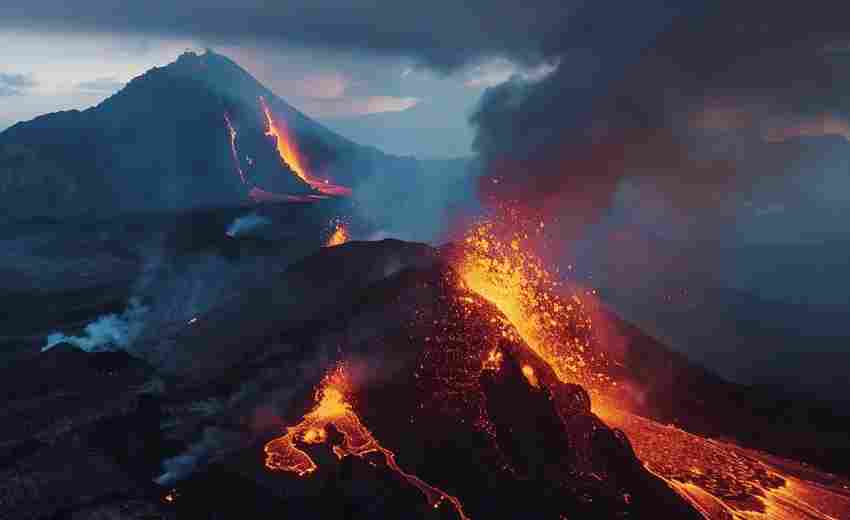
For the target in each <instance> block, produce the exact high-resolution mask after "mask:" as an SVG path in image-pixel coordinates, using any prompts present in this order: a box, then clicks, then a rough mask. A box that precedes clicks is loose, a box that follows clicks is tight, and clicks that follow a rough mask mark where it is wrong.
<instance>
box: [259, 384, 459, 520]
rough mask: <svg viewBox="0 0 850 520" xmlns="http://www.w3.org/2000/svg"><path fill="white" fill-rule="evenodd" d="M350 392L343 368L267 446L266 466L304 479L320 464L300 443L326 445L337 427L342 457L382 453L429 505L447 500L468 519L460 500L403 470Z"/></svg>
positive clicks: (337, 448)
mask: <svg viewBox="0 0 850 520" xmlns="http://www.w3.org/2000/svg"><path fill="white" fill-rule="evenodd" d="M348 391H349V390H348V381H347V379H346V377H345V373H344V371H343V370H342V369H341V368H338V369H336V370H334V371H332V372H331V373H330V374H328V375H327V376H326V377H325V379H324V380H323V381H322V384H321V385H320V386H319V389H318V390H317V391H316V405H315V407H314V408H313V409H312V410H311V411H310V412H309V413H307V414H306V415H305V416H304V418H303V419H302V420H301V422H300V423H298V424H296V425H295V426H292V427H289V428H287V429H286V434H285V435H283V436H281V437H278V438H277V439H274V440H272V441H270V442H269V443H268V444H266V446H265V453H266V467H267V468H269V469H271V470H277V471H288V472H291V473H295V474H296V475H298V476H300V477H304V476H306V475H308V474H310V473H312V472H314V471H316V469H317V466H316V463H315V462H313V459H311V458H310V456H309V455H308V454H307V453H306V452H304V451H302V450H301V449H299V448H298V446H297V443H302V444H323V443H325V442H327V440H328V430H327V428H328V427H329V426H333V427H334V428H336V430H337V431H338V432H339V433H340V434H342V441H341V444H335V445H334V446H333V447H332V450H333V452H334V454H335V455H336V456H337V457H338V458H340V459H342V458H343V457H346V456H349V455H352V456H355V457H360V458H363V457H364V456H365V455H367V454H369V453H374V452H378V453H381V454H382V455H383V456H384V460H385V462H386V464H387V466H388V467H389V468H390V469H392V470H393V471H394V472H396V473H397V474H399V475H400V476H401V477H402V478H404V479H405V480H406V481H407V482H408V483H410V484H411V485H413V486H415V487H416V488H417V489H419V490H420V491H421V492H422V494H423V495H425V498H426V500H427V501H428V504H430V505H431V506H432V507H434V508H437V507H439V506H440V504H441V503H442V502H443V501H447V502H449V503H450V504H451V505H452V506H453V507H454V509H455V511H457V513H458V516H459V517H460V518H461V519H462V520H468V518H467V517H466V515H464V513H463V507H462V506H461V503H460V501H459V500H458V499H457V498H455V497H453V496H451V495H449V494H447V493H444V492H443V491H441V490H439V489H437V488H435V487H433V486H431V485H429V484H427V483H425V482H424V481H422V480H421V479H419V478H418V477H416V476H415V475H411V474H409V473H405V472H404V471H403V470H402V469H401V468H399V466H398V464H397V463H396V460H395V454H394V453H393V452H391V451H390V450H388V449H386V448H384V447H383V446H381V445H380V444H379V443H378V441H377V440H376V439H375V437H374V436H373V435H372V433H371V432H370V431H369V430H368V429H367V428H366V427H365V426H364V425H363V423H362V422H360V418H359V417H358V416H357V414H356V413H355V411H354V408H353V407H352V405H351V403H350V402H349V400H348V398H347V392H348Z"/></svg>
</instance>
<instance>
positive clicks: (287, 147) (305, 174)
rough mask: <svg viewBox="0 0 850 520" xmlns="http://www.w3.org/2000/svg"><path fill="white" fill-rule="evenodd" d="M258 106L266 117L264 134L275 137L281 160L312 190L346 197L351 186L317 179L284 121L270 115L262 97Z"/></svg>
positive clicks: (349, 192) (349, 193)
mask: <svg viewBox="0 0 850 520" xmlns="http://www.w3.org/2000/svg"><path fill="white" fill-rule="evenodd" d="M260 106H261V107H262V109H263V114H264V115H265V117H266V126H267V127H268V130H266V135H267V136H268V137H274V138H275V146H276V147H277V153H278V155H280V158H281V159H283V162H285V163H286V165H287V166H289V169H290V170H292V171H293V172H294V173H295V175H296V176H297V177H298V178H299V179H301V180H302V181H304V182H305V183H307V184H308V185H309V186H310V187H311V188H313V189H314V190H316V191H318V192H320V193H323V194H325V195H332V196H336V197H347V196H350V195H351V188H347V187H345V186H340V185H337V184H333V183H331V182H330V181H329V180H328V179H317V178H315V177H313V176H312V175H311V174H310V172H309V170H308V168H307V161H306V158H305V157H304V156H303V154H302V153H301V152H300V150H299V149H298V145H297V143H296V142H295V135H294V134H293V133H292V131H291V130H290V129H289V127H288V126H287V125H286V122H285V121H284V120H282V119H278V120H276V119H274V118H273V117H272V113H271V110H270V109H269V106H268V104H266V100H265V99H264V98H262V97H261V98H260Z"/></svg>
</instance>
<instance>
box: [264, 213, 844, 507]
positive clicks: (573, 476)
mask: <svg viewBox="0 0 850 520" xmlns="http://www.w3.org/2000/svg"><path fill="white" fill-rule="evenodd" d="M544 230H545V226H543V225H542V224H541V223H540V222H539V221H538V222H536V223H535V224H534V225H533V226H531V227H526V226H522V224H518V223H517V222H514V221H511V222H508V223H502V222H498V221H491V222H485V223H481V224H479V225H478V226H475V227H473V228H472V229H471V230H470V231H469V232H468V234H467V236H466V238H465V239H464V240H463V241H462V242H461V243H460V244H459V245H457V246H450V247H446V248H444V249H443V251H441V252H440V253H439V255H438V256H439V261H437V263H436V266H435V267H433V268H429V269H424V268H423V269H424V270H421V271H420V270H415V271H403V272H402V273H406V274H398V275H397V276H396V277H391V278H388V279H387V280H386V281H385V282H386V283H387V284H388V287H396V285H394V284H399V286H400V287H404V291H405V292H403V293H392V294H395V296H394V297H393V298H392V300H391V301H392V303H389V304H386V305H387V306H386V307H377V308H371V307H370V308H369V310H368V311H363V312H364V314H365V315H369V316H373V317H375V316H377V317H378V318H376V319H378V320H380V321H387V322H393V323H398V324H400V325H399V327H400V328H401V332H400V333H399V334H401V336H403V339H398V338H396V336H386V337H385V336H381V338H384V339H383V340H381V341H379V343H381V344H382V346H381V347H364V348H374V349H375V350H374V351H371V352H372V354H376V355H377V356H378V359H380V361H378V362H375V363H371V364H369V366H370V367H372V368H374V369H375V370H372V372H370V376H369V377H370V378H371V379H370V381H372V380H381V381H383V382H381V383H373V382H370V383H368V384H359V383H358V385H357V387H356V388H354V387H353V385H352V384H351V381H350V379H349V378H348V377H347V376H346V374H345V372H343V371H342V370H340V369H335V370H333V371H331V372H330V373H329V374H328V375H327V376H326V377H325V378H324V379H323V380H322V381H321V382H320V383H319V384H318V385H317V390H316V393H315V402H314V403H313V406H312V408H311V409H310V411H309V412H308V413H306V414H304V415H303V417H302V418H301V420H300V422H297V423H296V424H295V425H294V426H290V427H288V428H286V430H285V433H284V434H283V435H282V436H280V437H278V438H276V439H274V440H272V441H271V442H269V443H268V444H267V445H266V447H265V453H266V457H267V458H266V466H267V467H268V468H269V469H271V470H277V471H283V472H285V473H289V474H292V475H294V476H301V477H307V476H309V475H310V474H311V473H313V472H315V471H317V470H318V469H319V468H318V467H317V466H318V465H317V462H316V461H317V460H319V459H318V455H319V454H320V453H322V452H320V451H311V450H317V449H318V450H321V449H328V450H329V451H332V452H333V453H334V454H335V455H336V457H338V458H339V459H343V458H346V457H348V456H353V458H352V459H349V460H352V461H354V460H356V459H363V460H366V461H367V462H369V461H368V459H365V458H364V456H365V455H367V454H369V453H378V454H381V455H383V459H384V461H385V465H386V466H385V467H386V468H389V469H390V470H392V471H393V472H394V473H395V474H397V475H400V476H401V477H403V479H404V480H405V481H406V482H407V483H409V484H411V485H412V486H415V487H416V488H418V489H419V490H420V491H421V492H422V493H423V494H424V495H425V496H426V498H427V500H428V503H429V504H431V505H435V506H437V507H439V505H440V504H441V503H443V504H446V505H447V504H451V505H452V506H453V507H454V510H455V511H456V513H457V515H459V516H460V517H461V518H466V516H465V515H469V516H470V517H474V518H478V517H480V516H482V515H484V513H483V512H484V511H490V516H492V514H493V512H494V511H498V512H499V513H504V514H506V517H517V516H516V514H515V513H516V512H517V511H514V512H513V513H511V514H508V513H506V512H505V510H504V509H510V508H521V509H522V513H523V514H526V513H530V514H532V516H533V515H534V514H535V512H538V511H549V512H553V511H555V512H558V511H561V512H563V514H564V515H566V516H567V517H573V516H572V515H574V514H577V512H581V513H578V514H580V515H585V516H579V517H586V518H597V517H598V518H608V517H611V516H605V515H606V514H608V513H611V514H615V513H614V512H617V511H619V512H621V513H623V514H630V515H633V516H630V517H634V518H656V517H657V518H679V517H680V516H681V517H689V516H688V515H689V514H690V513H688V512H685V511H681V510H675V508H674V509H671V510H668V511H667V512H665V513H662V514H660V515H658V516H654V514H655V513H657V512H658V511H656V509H655V508H656V507H667V506H663V505H662V503H663V502H664V500H665V499H662V498H659V497H662V496H664V494H665V493H666V494H668V495H669V496H670V497H673V498H675V499H676V500H679V502H681V500H680V499H679V498H677V497H676V496H675V494H676V493H678V495H679V497H681V499H684V501H687V502H688V503H689V504H690V505H691V507H692V508H693V509H694V510H695V511H698V512H699V513H701V514H702V516H704V517H705V518H708V519H711V520H714V519H777V520H778V519H797V518H800V519H803V518H816V519H838V518H847V517H848V516H847V515H848V513H850V492H849V491H848V490H850V488H842V487H841V486H842V485H844V484H841V483H840V482H839V483H838V484H836V483H835V482H836V481H830V480H828V479H826V478H825V477H823V475H824V474H822V473H819V472H814V471H812V470H811V469H809V470H805V469H804V468H803V466H801V465H796V466H795V465H794V464H795V463H790V462H787V461H782V462H781V463H778V462H777V461H778V459H776V458H771V457H770V456H767V455H765V454H763V453H758V452H755V451H751V450H747V449H744V448H741V447H739V446H736V445H733V444H729V443H723V442H720V441H715V440H712V439H708V438H705V437H702V436H699V435H694V434H692V433H688V432H685V431H683V430H681V429H678V428H676V427H673V426H665V425H663V424H659V423H658V422H656V421H654V420H652V419H650V418H646V417H641V416H639V415H636V414H635V413H634V412H633V411H632V408H631V405H630V403H631V402H633V401H630V400H629V398H628V396H629V392H630V386H631V385H632V384H633V382H632V381H630V380H629V367H628V366H624V364H625V362H626V359H627V357H625V356H623V355H622V353H621V352H620V351H618V350H616V349H611V348H606V346H605V345H604V344H602V342H603V341H605V337H604V336H602V335H600V334H599V331H598V329H599V328H600V326H601V325H604V323H602V321H603V320H604V319H605V318H604V315H603V314H602V313H600V312H598V309H597V308H595V305H596V301H595V295H594V293H593V291H587V290H582V289H577V288H575V287H573V286H571V285H569V284H568V283H566V282H564V281H562V280H561V278H560V275H559V274H558V273H557V272H556V271H553V270H551V269H549V268H548V267H547V264H546V262H545V261H544V260H543V259H542V258H541V257H540V256H539V255H537V254H535V251H536V250H537V249H536V248H537V247H538V245H539V243H540V242H541V241H543V240H544V238H545V237H544ZM354 245H356V244H350V246H348V249H346V248H338V249H336V250H335V251H334V253H342V252H345V251H346V250H349V251H354V248H353V247H351V246H354ZM363 247H366V246H365V244H364V245H363ZM323 254H327V253H323ZM432 269H433V270H432ZM393 280H395V281H393ZM370 294H373V293H370ZM432 297H433V299H432ZM371 301H373V300H372V299H371V298H369V299H364V300H363V301H361V302H360V305H366V306H368V305H370V302H371ZM373 326H374V324H373V323H370V328H371V327H373ZM356 330H359V329H356ZM345 331H346V332H345V333H340V334H341V335H340V336H339V337H338V341H339V343H338V345H339V346H338V347H337V348H338V350H339V353H340V355H341V356H342V357H341V358H340V359H341V361H340V363H341V365H340V366H348V365H347V364H348V362H349V360H352V359H353V360H357V359H358V358H357V357H353V358H352V357H348V356H349V355H353V356H362V355H364V354H363V352H362V351H354V350H349V349H352V348H354V347H350V346H348V342H349V341H350V338H351V334H350V329H345ZM387 338H396V339H387ZM364 341H365V342H366V343H368V344H371V343H373V339H372V338H371V336H370V339H368V340H364ZM386 341H390V342H389V343H386V344H384V343H385V342H386ZM392 341H398V343H394V342H392ZM334 343H336V341H335V342H334ZM353 352H357V353H353ZM352 353H353V354H352ZM370 359H371V358H370ZM389 366H391V367H393V368H392V374H386V373H383V372H382V371H383V370H384V369H385V368H387V367H389ZM404 367H406V368H404ZM396 377H397V378H398V379H397V380H396V379H395V378H396ZM387 380H392V383H391V384H392V386H390V387H384V386H381V385H385V384H390V383H387V382H386V381H387ZM358 381H359V380H358ZM371 384H375V385H376V386H375V387H370V385H371ZM578 385H580V386H578ZM582 387H583V388H585V389H586V390H587V392H585V390H582ZM388 388H389V389H388ZM588 393H589V394H590V395H591V396H592V408H591V402H590V401H591V399H588ZM635 409H637V408H635ZM594 414H595V415H594ZM600 419H601V420H600ZM603 421H604V423H603ZM293 422H294V421H293ZM364 423H368V424H369V428H368V429H367V427H366V425H365V424H364ZM606 424H607V425H608V426H611V427H615V428H618V429H619V431H617V430H611V429H610V428H609V427H608V426H606ZM372 432H376V433H377V434H378V436H379V437H380V438H381V442H380V443H379V442H378V440H377V438H376V435H375V434H373V433H372ZM622 432H625V435H623V434H622ZM626 436H627V437H628V439H629V440H628V441H627V440H626ZM461 439H464V440H465V442H467V443H469V444H466V445H461V444H459V446H460V447H459V448H457V450H456V451H452V450H454V448H453V446H454V444H456V443H459V441H460V440H461ZM386 446H389V447H391V448H392V450H393V451H390V450H389V449H388V448H387V447H386ZM632 450H634V451H632ZM310 453H315V454H316V457H313V456H311V455H310ZM396 453H398V456H399V459H398V460H399V461H400V463H401V465H402V466H404V467H406V468H408V469H409V470H410V471H412V472H415V473H416V474H417V475H421V476H422V478H419V477H417V476H414V475H412V474H409V473H405V472H404V471H403V470H402V469H400V467H399V464H397V463H396V456H395V454H396ZM635 454H636V455H637V457H638V458H639V460H640V462H638V458H635ZM465 457H467V458H465ZM482 461H486V462H482ZM641 463H642V464H643V468H641ZM320 464H321V463H320ZM468 465H469V467H467V466H468ZM382 467H383V465H382ZM636 468H637V469H636ZM479 471H482V472H483V473H476V472H479ZM650 473H651V474H654V475H655V476H657V477H658V479H660V480H657V479H655V478H652V477H651V476H650ZM814 473H817V475H819V476H818V477H817V478H813V477H812V475H813V474H814ZM485 475H486V477H485ZM476 479H483V480H486V481H487V482H486V484H480V486H484V487H485V488H487V489H489V486H496V487H495V488H494V489H501V490H508V489H511V490H512V489H515V488H516V489H524V491H522V493H527V495H525V496H526V497H532V498H529V499H531V500H535V502H533V503H529V502H523V500H522V499H521V498H519V497H520V495H519V494H518V495H516V497H514V496H513V494H512V493H513V491H511V492H510V493H505V495H506V496H505V497H499V498H495V497H490V496H489V495H487V494H486V493H485V494H481V492H480V490H479V489H478V488H477V487H476V486H477V485H478V484H479V483H478V481H477V480H476ZM424 480H427V481H429V482H433V483H435V484H437V485H439V486H440V488H442V489H440V488H437V487H434V486H432V485H430V484H426V483H425V482H424ZM483 480H482V482H483ZM664 483H666V486H665V484H664ZM480 486H479V487H480ZM499 486H501V487H499ZM653 486H656V487H653ZM659 489H660V490H661V491H659ZM443 490H447V491H443ZM532 490H533V491H532ZM674 492H675V493H674ZM450 493H451V494H450ZM455 497H457V498H455ZM582 497H592V498H591V499H589V500H586V501H585V500H584V498H582ZM648 497H649V498H648ZM498 500H502V501H501V502H497V501H498ZM653 500H659V501H658V502H653ZM461 502H462V503H463V505H464V507H465V508H466V509H465V510H464V509H461ZM490 502H492V503H498V508H497V509H494V510H488V509H487V503H490ZM513 502H516V503H513ZM538 502H539V503H538ZM667 504H668V505H669V502H667ZM594 507H596V508H598V509H595V510H593V509H592V508H594ZM642 508H643V509H642ZM647 511H649V514H648V516H647V515H646V513H647ZM671 511H678V513H671ZM692 513H693V512H692ZM616 514H619V513H616ZM693 514H696V513H693ZM512 515H513V516H512ZM642 515H644V516H642ZM665 515H666V516H665ZM554 517H557V515H555V516H554Z"/></svg>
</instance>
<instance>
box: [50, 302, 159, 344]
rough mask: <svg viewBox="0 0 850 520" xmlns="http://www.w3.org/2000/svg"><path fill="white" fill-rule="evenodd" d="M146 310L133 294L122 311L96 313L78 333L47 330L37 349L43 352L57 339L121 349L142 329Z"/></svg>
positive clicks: (71, 342)
mask: <svg viewBox="0 0 850 520" xmlns="http://www.w3.org/2000/svg"><path fill="white" fill-rule="evenodd" d="M148 310H149V309H148V307H146V306H144V305H142V304H141V303H140V302H139V300H138V299H137V298H133V299H131V300H130V304H129V306H128V307H127V309H126V310H125V311H124V312H122V313H121V314H106V315H104V316H100V317H99V318H97V319H96V320H94V321H93V322H91V323H89V324H88V325H86V327H85V329H84V330H83V335H81V336H67V335H65V334H64V333H62V332H53V333H51V334H50V335H48V336H47V344H46V345H45V346H44V347H42V349H41V350H42V352H44V351H46V350H49V349H51V348H53V347H54V346H56V345H58V344H59V343H70V344H72V345H75V346H77V347H79V348H81V349H83V350H85V351H86V352H98V351H103V350H119V349H125V348H127V347H128V346H130V344H131V343H132V342H133V341H134V340H135V339H136V338H138V337H139V335H140V334H141V333H142V330H143V329H144V326H145V317H146V315H147V313H148Z"/></svg>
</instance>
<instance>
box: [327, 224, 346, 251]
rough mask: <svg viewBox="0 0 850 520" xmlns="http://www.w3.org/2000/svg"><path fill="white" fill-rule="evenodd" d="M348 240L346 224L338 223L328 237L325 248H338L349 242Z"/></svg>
mask: <svg viewBox="0 0 850 520" xmlns="http://www.w3.org/2000/svg"><path fill="white" fill-rule="evenodd" d="M348 240H349V237H348V228H347V227H346V226H345V223H344V222H341V221H337V222H336V225H335V226H334V231H333V233H331V236H330V237H328V241H327V243H326V244H325V247H332V246H338V245H340V244H344V243H346V242H348Z"/></svg>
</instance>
